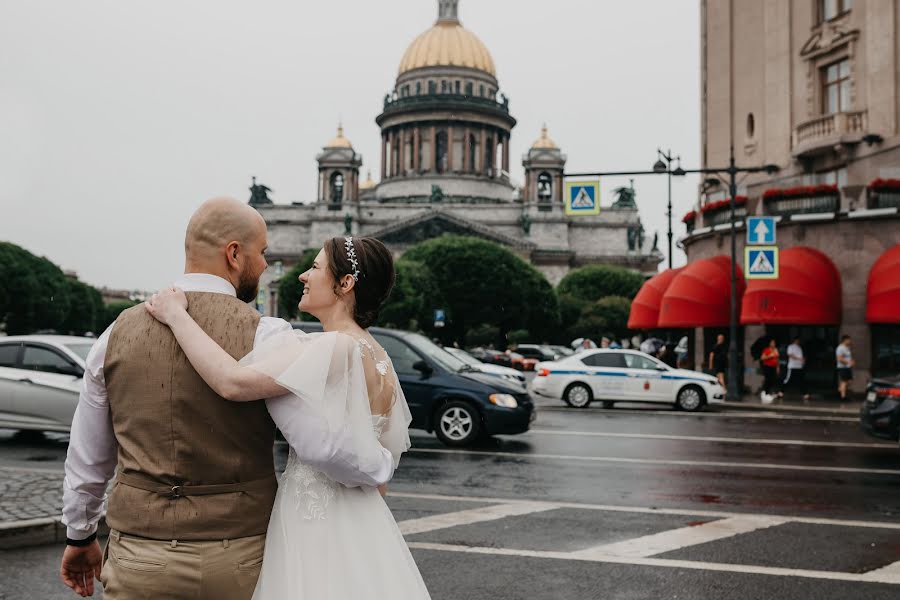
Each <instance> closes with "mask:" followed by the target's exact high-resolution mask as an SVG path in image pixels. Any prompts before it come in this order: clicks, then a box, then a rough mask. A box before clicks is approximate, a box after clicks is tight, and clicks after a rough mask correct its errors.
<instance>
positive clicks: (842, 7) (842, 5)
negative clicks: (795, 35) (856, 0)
mask: <svg viewBox="0 0 900 600" xmlns="http://www.w3.org/2000/svg"><path fill="white" fill-rule="evenodd" d="M851 8H853V0H819V22H820V23H821V22H823V21H830V20H831V19H834V18H835V17H838V16H840V15H842V14H844V13H845V12H847V11H849V10H850V9H851Z"/></svg>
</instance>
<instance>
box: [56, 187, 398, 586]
mask: <svg viewBox="0 0 900 600" xmlns="http://www.w3.org/2000/svg"><path fill="white" fill-rule="evenodd" d="M266 245H267V240H266V225H265V222H264V221H263V220H262V217H260V215H259V214H258V213H257V212H256V211H255V210H253V209H252V208H250V207H249V206H247V205H245V204H242V203H240V202H238V201H236V200H231V199H214V200H211V201H208V202H206V203H204V204H203V205H202V206H201V207H200V208H199V209H198V210H197V212H196V213H195V214H194V216H193V217H192V218H191V221H190V224H189V225H188V230H187V235H186V236H185V253H186V264H185V273H186V274H185V275H184V276H182V277H181V278H180V279H179V280H177V281H176V282H175V285H177V286H178V287H179V288H181V289H183V290H184V291H185V292H186V293H187V294H188V297H189V298H190V308H189V312H190V314H191V317H192V318H193V319H194V320H195V321H196V322H197V323H198V324H199V325H200V326H201V327H202V328H203V330H204V331H205V332H206V333H207V334H208V335H209V336H210V337H211V338H213V339H214V340H215V341H216V343H217V344H218V345H219V346H221V347H222V348H223V349H224V350H225V351H226V352H228V353H229V354H230V355H231V356H232V357H234V358H235V359H240V358H242V357H243V356H245V355H247V354H248V353H250V352H251V351H252V350H253V348H254V347H255V346H258V345H260V344H262V343H263V342H265V341H266V340H267V339H270V338H271V336H273V335H276V334H278V333H280V332H284V331H289V330H290V324H288V323H286V322H285V321H282V320H280V319H272V318H267V317H262V318H261V317H260V316H259V314H258V313H257V312H256V311H255V310H253V309H252V308H250V307H249V306H248V305H247V304H246V303H247V302H248V301H250V300H252V299H253V298H255V296H256V289H257V287H258V283H259V279H260V276H261V275H262V273H263V271H264V270H265V268H266V260H265V250H266ZM276 425H277V427H278V428H279V429H280V430H281V431H282V433H283V434H284V436H285V438H286V439H287V440H288V442H289V443H290V445H291V447H292V448H293V449H294V450H295V452H296V453H297V455H298V458H299V459H300V460H301V461H310V462H312V463H315V464H316V466H317V468H318V469H320V470H321V471H323V472H324V473H325V474H326V475H328V476H329V477H330V478H332V479H333V480H335V481H338V482H340V483H343V484H345V485H349V486H356V485H368V486H375V485H379V484H383V483H385V482H387V480H388V479H390V477H391V475H392V474H393V468H394V464H393V459H392V457H391V454H390V453H389V452H388V451H387V450H384V451H383V453H382V455H381V456H365V457H364V456H358V455H356V446H355V445H354V444H352V439H350V438H349V436H347V435H346V433H345V432H341V431H338V432H331V431H329V430H328V429H327V424H324V423H320V422H316V421H315V420H313V419H304V418H302V417H298V415H297V414H296V411H293V410H292V407H291V405H290V402H289V400H288V399H287V398H279V399H270V400H267V401H265V402H241V403H235V402H228V401H226V400H224V399H223V398H222V397H220V396H219V395H217V394H216V393H215V392H214V391H213V390H212V389H211V388H210V387H209V386H208V385H207V384H206V383H205V382H204V381H203V380H202V379H201V378H200V376H199V375H198V374H197V372H196V371H195V370H194V369H193V367H192V366H191V364H190V363H189V362H188V360H187V359H186V357H185V356H184V353H183V352H182V351H181V349H180V348H179V347H178V345H177V343H176V341H175V339H174V336H173V335H172V333H171V331H170V330H169V328H168V327H166V326H164V325H162V324H160V323H158V322H156V321H155V320H154V319H153V318H152V317H151V316H150V315H149V314H148V313H147V311H146V310H145V309H144V307H143V306H137V307H134V308H133V309H129V310H127V311H125V312H123V313H122V315H121V316H120V317H119V319H118V320H117V321H116V322H115V323H114V324H113V325H112V326H110V328H109V329H108V330H107V331H106V332H104V333H103V335H102V336H101V337H100V338H99V339H98V340H97V342H96V344H95V345H94V347H93V348H92V350H91V354H90V355H89V357H88V359H87V369H86V372H85V378H84V386H83V389H82V393H81V397H80V399H79V403H78V408H77V410H76V413H75V417H74V420H73V424H72V432H71V436H70V442H69V453H68V457H67V459H66V477H65V482H64V489H63V522H64V524H65V525H66V526H67V537H68V540H67V548H66V551H65V554H64V557H63V561H62V566H61V577H62V579H63V581H64V583H65V584H66V585H68V586H69V587H70V588H72V589H73V590H75V592H76V593H78V594H80V595H82V596H85V595H90V594H92V592H93V579H94V577H95V576H97V575H98V573H99V579H100V580H101V582H102V583H103V586H104V597H105V598H106V600H117V599H124V598H129V599H130V598H138V597H141V598H143V597H148V598H149V597H155V598H162V597H165V598H216V599H223V600H230V599H232V598H234V599H241V600H243V599H249V598H250V596H251V595H252V593H253V588H254V586H255V582H256V578H257V576H258V574H259V566H260V563H261V559H262V552H263V547H264V543H265V532H266V528H267V525H268V521H269V515H270V512H271V509H272V503H273V501H274V497H275V491H276V489H277V482H276V479H275V469H274V461H273V453H272V447H273V443H274V432H275V427H276ZM114 473H116V474H117V475H116V483H115V485H114V486H113V487H112V489H111V491H110V493H109V500H108V507H107V514H106V522H107V524H108V525H109V527H110V529H111V535H110V539H109V542H108V544H107V547H106V549H105V552H102V553H101V550H100V547H99V545H98V543H97V541H96V539H95V538H96V531H97V525H98V522H99V520H100V517H101V514H102V510H103V502H104V497H105V493H106V489H107V485H108V483H109V481H110V479H111V478H112V476H113V474H114ZM101 561H102V571H101V568H100V567H101Z"/></svg>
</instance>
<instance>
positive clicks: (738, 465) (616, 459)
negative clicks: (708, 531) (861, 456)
mask: <svg viewBox="0 0 900 600" xmlns="http://www.w3.org/2000/svg"><path fill="white" fill-rule="evenodd" d="M409 452H410V453H424V454H458V455H470V456H495V457H496V456H501V457H504V458H515V459H519V460H530V459H549V460H568V461H588V462H605V463H612V464H616V463H618V464H632V465H668V466H678V467H723V468H726V469H771V470H778V471H819V472H824V473H858V474H867V475H898V476H900V469H864V468H856V467H829V466H817V465H788V464H776V463H748V462H724V461H704V460H667V459H657V458H626V457H620V456H575V455H571V454H542V453H529V454H519V453H515V452H488V451H486V450H456V449H451V448H415V447H414V448H410V449H409Z"/></svg>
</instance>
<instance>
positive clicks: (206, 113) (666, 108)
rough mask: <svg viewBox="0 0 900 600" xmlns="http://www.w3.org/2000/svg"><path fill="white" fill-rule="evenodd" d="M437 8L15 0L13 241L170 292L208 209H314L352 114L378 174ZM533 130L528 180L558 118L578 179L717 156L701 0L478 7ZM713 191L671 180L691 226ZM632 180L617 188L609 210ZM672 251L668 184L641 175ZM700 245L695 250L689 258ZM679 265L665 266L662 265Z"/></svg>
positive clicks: (1, 28) (6, 214)
mask: <svg viewBox="0 0 900 600" xmlns="http://www.w3.org/2000/svg"><path fill="white" fill-rule="evenodd" d="M436 15H437V0H390V1H382V2H373V1H371V0H335V1H332V2H321V1H319V2H311V1H309V0H293V1H288V0H283V1H275V0H254V1H253V2H247V1H244V0H242V1H235V0H216V1H211V0H204V1H190V2H186V1H184V0H181V1H178V2H174V1H170V0H156V1H155V2H133V1H131V2H129V1H123V0H103V1H101V0H78V1H75V2H73V1H71V0H55V1H50V0H28V1H20V2H13V1H9V2H3V3H2V5H0V240H7V241H11V242H14V243H16V244H19V245H21V246H24V247H25V248H27V249H28V250H30V251H31V252H33V253H36V254H40V255H44V256H46V257H47V258H49V259H50V260H52V261H53V262H55V263H57V264H59V265H60V266H62V267H63V268H64V269H71V270H74V271H77V273H78V275H79V277H80V278H81V279H82V280H84V281H87V282H88V283H91V284H93V285H96V286H103V285H106V286H109V287H115V288H128V289H146V290H152V289H156V288H158V287H160V286H164V285H167V284H168V283H169V282H170V281H171V280H172V279H173V278H174V276H175V275H177V274H178V273H180V272H181V269H182V267H183V249H182V240H183V232H184V227H185V225H186V224H187V220H188V218H189V217H190V214H191V213H192V212H193V210H194V209H195V208H196V207H197V206H198V205H199V204H200V203H201V202H202V201H203V200H204V199H206V198H209V197H211V196H215V195H232V196H235V197H237V198H240V199H241V200H246V199H247V198H249V192H248V190H247V188H248V186H249V185H250V177H251V176H252V175H256V176H257V177H258V179H259V181H260V182H262V183H265V184H266V185H268V186H269V187H271V188H272V189H273V190H274V193H273V199H274V200H275V202H276V203H290V202H311V201H314V200H315V190H316V163H315V155H316V154H317V153H318V152H319V151H320V150H321V146H322V145H323V144H324V143H325V142H327V141H328V140H329V139H331V137H333V135H334V133H335V127H336V125H337V122H338V119H339V118H340V119H343V122H344V129H345V132H346V135H347V137H349V138H350V140H351V141H352V142H353V145H354V147H355V148H356V150H357V151H358V152H360V153H362V155H363V159H364V164H363V177H364V176H365V171H366V169H371V170H372V172H373V174H374V175H375V177H376V178H377V176H378V174H379V173H380V166H379V163H378V161H379V160H380V137H379V131H378V127H377V126H376V125H375V121H374V119H375V116H376V115H377V114H378V113H379V111H380V108H381V102H382V99H383V97H384V94H385V93H387V92H388V91H389V90H390V89H392V86H393V83H394V79H395V77H396V75H397V65H398V64H399V61H400V58H401V56H402V55H403V52H404V50H405V49H406V47H407V46H408V45H409V43H410V42H411V41H412V40H413V39H414V38H415V37H416V36H417V35H418V34H419V33H421V32H422V31H424V30H425V29H427V28H428V27H430V26H431V25H432V23H433V22H434V20H435V18H436ZM460 18H461V21H462V23H463V25H464V26H465V27H467V28H468V29H470V30H471V31H472V32H474V33H475V34H477V35H478V36H479V37H480V38H481V40H482V41H484V43H485V44H486V45H487V47H488V48H489V49H490V51H491V53H492V55H493V58H494V62H495V63H496V65H497V71H498V78H499V80H500V88H501V91H504V92H505V93H506V94H507V95H508V96H509V98H510V110H511V112H512V114H513V116H515V117H516V119H518V125H517V126H516V128H515V129H514V130H513V134H512V157H513V160H512V175H513V178H514V180H515V181H517V182H521V181H522V178H523V171H522V166H521V156H522V154H523V153H524V152H525V151H527V149H528V148H529V146H530V145H531V143H532V142H533V141H534V139H535V138H537V137H538V135H539V132H540V126H541V124H542V123H543V122H545V121H546V122H547V124H548V126H549V128H550V135H551V137H552V138H553V139H554V140H555V141H556V142H557V143H558V144H559V145H560V146H561V147H562V149H563V151H564V152H565V153H566V154H567V155H568V157H569V162H568V166H567V170H569V171H571V172H575V171H584V170H592V171H593V170H636V169H649V168H650V167H651V166H652V165H653V162H654V161H655V160H656V148H657V147H658V146H659V147H663V148H669V147H671V149H672V151H673V152H674V153H676V154H680V155H681V157H682V159H683V164H684V166H685V168H693V167H696V166H699V165H698V160H699V144H700V127H699V113H700V104H699V94H700V88H699V70H700V59H699V2H697V0H629V1H627V2H626V1H623V0H554V1H552V2H547V1H539V0H461V2H460ZM696 181H697V180H696V179H695V178H692V177H689V178H684V179H683V180H679V181H676V182H675V183H674V184H673V198H674V206H675V208H674V211H673V213H674V218H673V223H674V225H673V226H674V230H675V234H676V239H677V238H678V237H679V236H680V235H682V234H683V232H684V226H683V225H682V224H681V217H682V215H683V214H684V213H685V212H686V211H687V210H689V209H690V206H691V205H692V204H693V200H694V197H695V195H696ZM623 183H624V184H627V178H618V179H616V178H609V179H604V180H603V181H601V193H602V196H603V203H604V204H609V203H611V202H612V199H613V198H612V189H613V188H615V187H618V186H619V185H622V184H623ZM635 188H636V190H637V201H638V205H639V207H640V212H641V217H642V218H643V221H644V226H645V228H646V229H647V231H648V232H649V233H648V235H649V236H650V237H651V238H652V235H653V232H654V231H657V230H658V231H659V233H660V243H659V245H660V248H661V249H662V250H663V252H665V231H666V218H665V203H666V181H665V177H642V178H638V179H637V180H636V181H635ZM683 262H684V255H683V253H681V252H680V251H678V250H677V249H676V254H675V263H676V265H678V264H682V263H683ZM664 264H665V263H664Z"/></svg>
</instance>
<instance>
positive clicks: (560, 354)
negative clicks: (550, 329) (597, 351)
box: [547, 344, 575, 360]
mask: <svg viewBox="0 0 900 600" xmlns="http://www.w3.org/2000/svg"><path fill="white" fill-rule="evenodd" d="M547 347H548V348H550V349H551V350H552V351H553V352H555V353H556V358H554V359H553V360H559V359H561V358H565V357H566V356H572V355H573V354H575V351H574V350H572V349H571V348H568V347H566V346H557V345H556V344H551V345H549V346H547Z"/></svg>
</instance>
